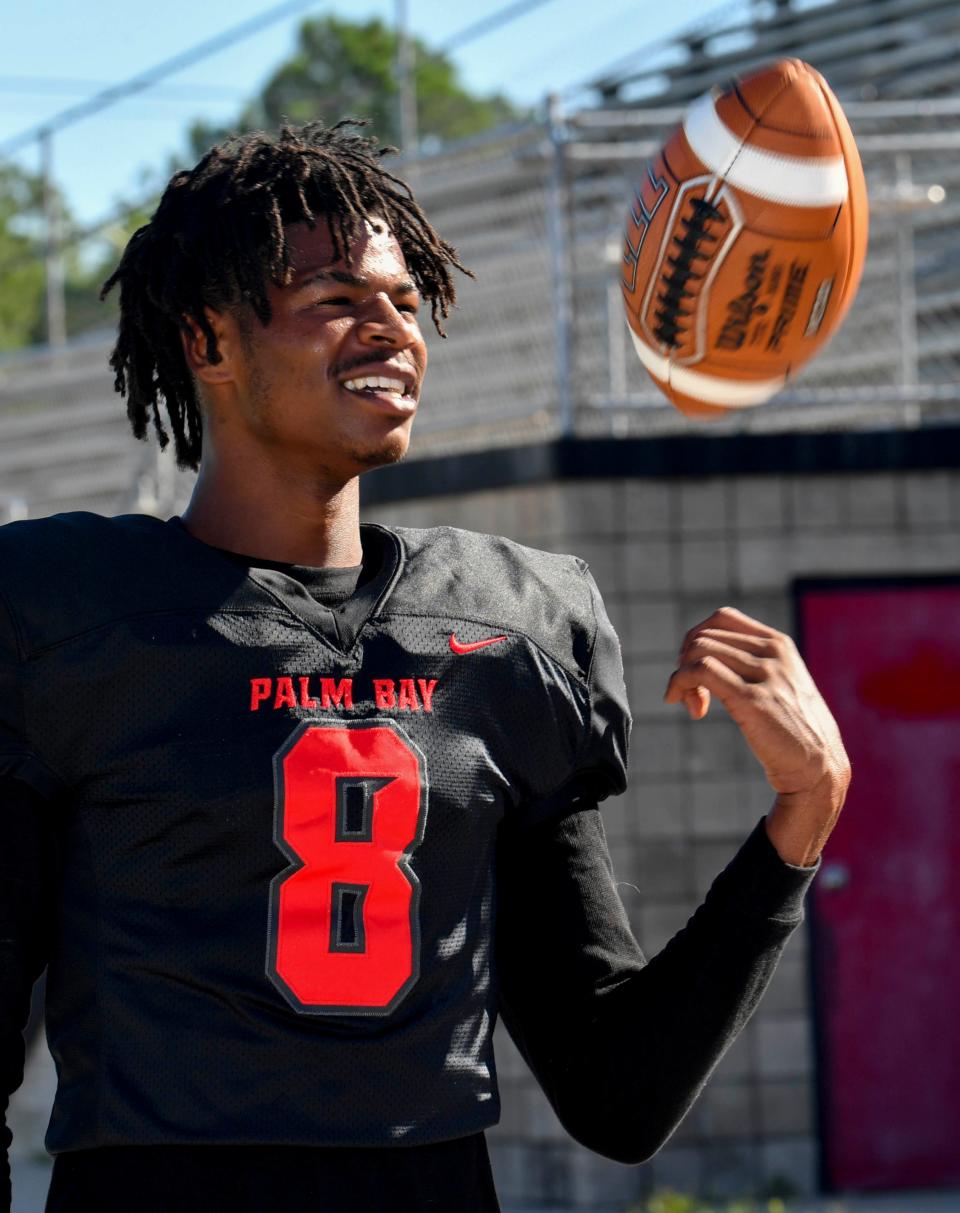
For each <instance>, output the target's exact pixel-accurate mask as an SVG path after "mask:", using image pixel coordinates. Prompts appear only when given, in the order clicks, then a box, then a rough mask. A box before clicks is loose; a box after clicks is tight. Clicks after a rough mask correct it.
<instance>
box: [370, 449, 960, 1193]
mask: <svg viewBox="0 0 960 1213" xmlns="http://www.w3.org/2000/svg"><path fill="white" fill-rule="evenodd" d="M367 517H369V518H370V519H371V520H380V521H387V522H392V523H395V524H397V525H407V526H430V525H435V524H438V523H444V524H448V525H452V526H463V527H468V528H470V529H473V530H478V531H488V532H493V533H499V534H505V535H509V536H510V537H511V538H514V539H517V540H519V541H520V542H522V543H527V544H530V545H532V546H534V547H540V548H545V549H549V550H552V551H568V552H574V553H576V554H577V555H579V556H582V557H583V558H584V559H586V560H587V561H588V562H589V564H590V566H591V568H592V570H593V573H594V576H595V577H596V579H597V582H598V584H599V586H600V588H601V590H602V591H603V594H604V598H605V600H606V603H607V606H608V609H609V612H610V615H611V618H612V619H613V622H614V625H615V627H616V628H617V631H618V633H619V635H620V638H621V644H622V648H623V656H624V665H625V669H626V676H627V687H628V690H629V693H630V701H631V705H632V708H633V713H634V717H635V727H634V740H633V746H632V755H631V782H630V788H629V790H628V791H627V793H626V794H625V795H624V796H623V797H621V798H620V799H619V800H616V801H613V802H608V803H607V805H606V806H605V823H606V829H607V834H608V837H609V840H610V846H611V852H612V854H613V860H614V867H615V870H616V873H617V876H618V878H619V879H620V880H621V881H622V882H623V885H622V888H621V892H622V895H623V899H624V902H625V904H626V906H627V909H628V911H629V913H630V918H631V921H632V923H633V926H634V930H635V932H636V934H637V937H638V939H639V941H640V943H641V946H642V947H643V949H644V951H645V953H646V954H647V955H652V954H654V953H656V952H657V951H659V949H660V948H661V947H662V946H663V945H664V943H665V942H666V941H667V940H668V939H669V938H670V937H671V935H673V933H674V932H675V931H677V930H678V929H679V928H680V927H681V926H682V925H683V924H684V922H685V921H686V920H687V918H688V917H689V916H690V914H691V913H692V911H693V910H694V908H695V907H696V905H697V904H698V903H699V902H700V901H701V900H702V898H703V896H704V894H705V892H706V890H707V888H708V887H709V884H710V882H711V880H712V879H713V877H714V876H715V875H716V873H717V872H718V871H719V870H720V869H721V868H722V867H723V866H724V864H726V862H727V861H728V860H729V859H730V857H731V856H732V855H733V853H734V852H735V851H736V849H737V847H738V846H739V845H740V843H741V842H742V840H743V838H744V837H745V836H746V834H747V833H748V832H749V831H750V829H751V828H752V827H753V825H754V824H755V823H756V822H757V820H758V819H759V818H760V817H761V816H762V815H763V814H764V813H765V812H766V811H767V809H768V808H769V805H770V799H771V797H770V794H769V792H768V790H767V787H766V784H765V782H764V780H763V778H762V776H761V775H759V773H758V770H757V768H756V764H755V762H754V760H753V759H752V757H751V756H750V754H749V753H748V752H747V750H746V748H745V746H744V745H743V744H742V742H741V740H740V738H739V735H738V733H737V730H736V728H735V727H734V726H733V725H732V724H731V723H730V722H728V721H727V720H726V719H724V718H723V715H722V709H721V711H719V712H718V711H717V710H716V709H714V710H712V711H711V713H710V716H709V717H708V718H707V719H706V720H705V721H701V722H698V723H696V724H694V723H692V722H689V721H687V719H686V717H685V715H683V714H682V712H681V710H680V709H678V708H667V707H666V706H665V705H664V704H663V703H662V702H661V696H662V693H663V688H664V685H665V683H666V679H667V677H668V675H669V673H670V670H671V669H672V668H673V659H674V656H675V653H676V650H677V648H678V646H679V643H680V640H681V638H682V635H683V633H684V631H685V630H686V629H687V628H688V627H690V626H691V625H692V624H694V623H696V622H697V621H698V620H699V619H701V618H703V617H704V616H705V615H707V614H708V613H709V612H710V611H711V610H713V609H714V608H715V607H717V606H719V605H721V604H723V603H725V602H729V603H731V604H733V605H735V606H738V607H740V608H741V609H742V610H744V611H747V612H748V613H749V614H752V615H755V616H757V617H758V618H760V619H762V620H764V621H765V622H767V623H769V624H772V625H773V626H775V627H778V628H783V629H788V630H789V629H790V627H791V609H792V608H791V583H792V581H793V579H794V578H796V577H808V576H831V575H838V576H849V575H851V574H878V575H879V574H904V573H941V572H956V571H957V570H958V568H960V473H958V472H954V471H951V472H922V473H905V472H895V473H869V474H853V473H842V474H835V475H784V476H736V477H733V476H731V477H717V478H712V479H676V480H655V479H642V480H641V479H637V480H630V479H619V480H606V481H601V480H598V481H568V482H564V483H553V484H547V485H535V486H531V487H523V488H514V489H508V490H503V489H498V490H496V491H490V492H477V493H471V494H467V495H462V496H457V497H442V498H434V499H430V500H422V501H409V502H402V503H392V504H390V505H384V506H379V507H377V508H375V509H370V510H368V511H367ZM807 965H808V950H807V935H806V928H805V927H804V928H801V929H800V930H799V931H798V932H797V933H796V934H795V935H794V936H793V938H792V939H791V941H790V943H789V945H788V947H787V951H786V953H785V955H784V957H783V960H782V961H781V964H780V966H779V968H778V970H777V973H776V974H775V976H774V979H773V982H772V984H771V986H770V988H769V989H768V991H767V993H766V995H765V997H764V999H763V1001H762V1003H761V1005H760V1008H759V1009H758V1011H757V1013H756V1015H755V1016H754V1018H753V1019H752V1020H751V1022H750V1023H749V1024H748V1025H747V1026H746V1028H745V1029H744V1031H743V1032H742V1033H741V1035H740V1037H739V1038H738V1039H737V1041H736V1042H735V1043H734V1045H733V1046H732V1048H731V1049H730V1051H729V1052H728V1053H727V1055H726V1056H725V1057H724V1058H723V1060H722V1061H721V1063H720V1065H719V1066H718V1068H717V1070H716V1071H715V1073H714V1075H713V1077H712V1079H711V1081H710V1083H709V1084H708V1086H707V1088H706V1090H705V1091H704V1093H703V1095H702V1096H701V1098H700V1100H699V1101H698V1102H697V1104H696V1105H695V1106H694V1108H693V1109H692V1110H691V1112H690V1114H689V1115H688V1116H687V1118H686V1119H685V1120H684V1122H683V1123H682V1124H681V1125H680V1127H679V1128H678V1129H677V1131H676V1133H675V1134H674V1136H673V1137H672V1138H671V1139H670V1141H669V1142H668V1143H667V1145H666V1146H665V1147H664V1148H663V1149H662V1150H661V1151H660V1153H659V1154H657V1155H656V1157H655V1158H654V1159H653V1160H652V1161H651V1162H650V1163H648V1164H645V1165H644V1166H642V1167H639V1168H632V1167H622V1166H619V1165H618V1164H616V1163H612V1162H608V1161H606V1160H604V1159H601V1158H599V1157H597V1156H595V1155H591V1154H590V1153H589V1152H588V1151H586V1150H583V1149H582V1148H580V1147H578V1146H576V1145H574V1144H573V1143H572V1142H570V1140H569V1138H567V1136H566V1135H565V1133H564V1131H563V1129H562V1128H561V1127H560V1125H559V1124H558V1123H557V1120H556V1117H555V1116H554V1115H553V1113H552V1112H551V1110H550V1108H549V1107H548V1105H547V1104H546V1102H545V1101H544V1099H543V1097H542V1096H541V1095H540V1093H539V1091H538V1090H537V1089H536V1086H535V1084H534V1083H533V1080H532V1079H531V1077H530V1076H529V1074H528V1072H527V1071H526V1069H525V1066H524V1064H523V1062H522V1060H521V1059H520V1058H519V1056H518V1055H517V1053H516V1051H515V1050H514V1048H513V1047H512V1045H511V1043H510V1041H509V1039H508V1038H507V1037H506V1035H505V1033H502V1032H501V1034H500V1037H499V1038H498V1064H499V1068H500V1082H501V1089H502V1094H503V1104H504V1111H503V1117H502V1121H501V1124H500V1125H499V1126H498V1128H497V1129H495V1130H494V1131H493V1132H492V1134H491V1143H492V1149H493V1154H494V1160H495V1166H496V1170H497V1175H498V1183H499V1186H500V1190H501V1194H502V1198H503V1199H504V1201H514V1202H530V1203H535V1202H540V1201H545V1202H554V1203H556V1204H569V1205H573V1206H574V1207H582V1208H586V1207H590V1206H595V1205H598V1204H601V1203H605V1202H606V1203H610V1204H613V1205H619V1207H620V1208H623V1207H625V1206H626V1204H627V1203H629V1200H630V1199H631V1198H637V1197H638V1196H640V1195H642V1194H644V1193H646V1192H648V1191H650V1190H651V1189H653V1188H655V1187H661V1186H671V1187H674V1188H678V1189H680V1190H686V1191H693V1190H699V1191H701V1192H713V1193H715V1194H717V1195H723V1194H743V1193H745V1192H747V1191H750V1190H751V1189H752V1190H762V1189H764V1188H766V1189H768V1190H769V1189H770V1188H771V1185H776V1184H778V1183H781V1182H783V1181H786V1182H787V1183H788V1184H789V1185H791V1186H792V1188H793V1189H794V1190H796V1191H798V1192H800V1193H804V1194H806V1193H810V1192H813V1191H814V1190H815V1189H816V1183H817V1139H816V1126H815V1107H814V1055H813V1042H812V1023H811V1017H810V1007H809V998H808V984H807V983H808V970H807ZM637 1098H638V1101H639V1100H642V1098H643V1093H642V1092H637Z"/></svg>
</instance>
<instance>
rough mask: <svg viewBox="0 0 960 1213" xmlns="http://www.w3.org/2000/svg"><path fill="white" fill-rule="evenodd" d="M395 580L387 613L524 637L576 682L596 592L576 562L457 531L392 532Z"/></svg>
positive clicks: (594, 622)
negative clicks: (400, 559)
mask: <svg viewBox="0 0 960 1213" xmlns="http://www.w3.org/2000/svg"><path fill="white" fill-rule="evenodd" d="M392 529H394V530H395V531H396V533H397V534H398V535H399V536H400V538H401V540H402V541H403V545H404V549H405V553H406V559H405V564H404V573H403V577H402V578H401V579H400V582H399V584H398V586H397V588H396V589H395V590H394V595H393V599H392V601H391V603H390V607H389V610H390V611H391V613H393V612H395V611H402V612H404V613H408V614H411V615H431V616H439V617H442V618H447V619H449V620H450V621H451V624H452V625H453V626H455V625H456V624H458V623H459V622H461V621H462V622H464V623H468V622H469V623H478V624H482V625H485V626H488V627H491V628H495V629H497V630H499V631H506V632H514V633H518V634H522V635H525V636H526V637H527V638H528V639H529V640H531V641H532V642H533V643H534V644H536V645H537V646H538V647H539V648H540V649H542V650H543V651H544V652H545V653H546V654H547V655H548V656H550V657H552V658H553V659H554V660H555V661H557V662H559V664H560V665H562V666H563V667H564V668H565V669H567V670H569V671H570V672H571V673H573V674H575V675H576V676H577V677H579V678H581V679H586V677H587V676H588V672H589V668H590V661H591V655H592V651H593V647H594V641H595V638H596V633H597V626H598V611H597V598H598V592H597V588H596V585H595V584H594V581H593V578H592V577H591V576H590V574H589V573H588V571H587V566H586V564H585V563H584V561H582V560H580V559H579V558H578V557H576V556H569V555H558V554H556V553H553V552H542V551H539V550H538V549H536V548H530V547H525V546H524V545H523V544H520V543H516V542H514V541H513V540H512V539H506V538H504V537H503V536H501V535H485V534H481V533H479V532H477V531H467V530H461V529H460V528H458V527H445V526H441V527H430V528H426V529H414V528H409V527H396V528H392Z"/></svg>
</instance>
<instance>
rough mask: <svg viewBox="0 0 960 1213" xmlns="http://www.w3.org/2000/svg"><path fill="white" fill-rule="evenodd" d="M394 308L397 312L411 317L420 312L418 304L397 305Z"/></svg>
mask: <svg viewBox="0 0 960 1213" xmlns="http://www.w3.org/2000/svg"><path fill="white" fill-rule="evenodd" d="M394 306H395V307H396V309H397V311H398V312H408V313H409V314H410V315H411V316H416V314H417V312H419V311H420V304H419V303H397V304H395V305H394Z"/></svg>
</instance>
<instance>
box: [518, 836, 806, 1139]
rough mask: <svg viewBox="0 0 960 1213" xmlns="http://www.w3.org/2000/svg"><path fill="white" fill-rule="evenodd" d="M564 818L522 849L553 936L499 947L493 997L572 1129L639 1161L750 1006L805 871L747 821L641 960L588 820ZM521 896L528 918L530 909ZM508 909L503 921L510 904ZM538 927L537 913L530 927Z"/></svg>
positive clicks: (797, 900)
mask: <svg viewBox="0 0 960 1213" xmlns="http://www.w3.org/2000/svg"><path fill="white" fill-rule="evenodd" d="M577 816H578V818H579V820H577V819H570V820H569V822H567V823H565V824H564V827H563V828H562V829H561V830H559V831H558V832H557V833H556V834H555V835H554V836H553V837H552V838H551V839H550V841H549V844H548V845H547V846H546V847H544V846H543V845H542V840H541V847H540V848H539V849H540V850H541V852H546V855H548V856H550V858H546V857H545V856H544V855H541V856H540V858H539V860H538V859H534V858H533V856H531V855H528V857H527V862H526V868H527V876H526V884H527V887H528V888H529V887H530V886H531V873H532V872H536V873H537V881H536V883H539V884H540V886H541V892H542V893H544V894H546V896H545V898H543V900H544V901H546V902H549V903H550V904H551V910H552V911H553V914H552V915H551V917H553V919H554V922H553V925H554V926H555V927H556V931H554V932H553V933H551V934H550V936H549V943H548V945H547V946H545V947H542V948H538V949H537V953H536V955H533V954H531V955H530V956H529V957H527V958H526V961H525V962H524V963H523V964H522V965H521V963H520V962H519V961H518V960H515V959H514V957H513V954H512V952H511V949H510V947H509V946H508V947H507V949H506V954H505V958H504V959H505V962H506V963H505V967H504V971H503V974H502V981H503V991H502V1005H503V1009H504V1016H505V1019H506V1021H507V1023H508V1026H510V1028H511V1031H513V1033H514V1035H515V1037H516V1038H517V1040H518V1043H519V1044H520V1047H521V1049H522V1050H523V1051H524V1053H525V1055H526V1056H527V1058H528V1060H529V1061H530V1064H531V1066H532V1068H533V1069H534V1072H535V1073H536V1074H537V1077H538V1079H539V1080H540V1082H541V1085H542V1086H543V1087H544V1090H545V1091H546V1093H547V1095H548V1097H549V1098H550V1100H551V1102H552V1103H553V1105H554V1107H555V1109H556V1111H557V1113H558V1115H559V1116H560V1118H561V1120H562V1121H563V1123H564V1124H565V1126H566V1127H567V1129H568V1130H569V1131H570V1132H571V1133H572V1134H573V1136H575V1137H576V1138H577V1139H578V1140H580V1141H582V1142H583V1143H584V1144H585V1145H588V1146H590V1147H591V1148H592V1149H594V1150H597V1151H598V1152H600V1153H603V1154H607V1155H609V1156H611V1157H614V1158H617V1159H619V1160H620V1161H624V1162H639V1161H642V1160H643V1159H645V1158H649V1157H650V1155H652V1154H653V1153H655V1152H656V1150H657V1149H659V1147H660V1146H661V1145H662V1144H663V1142H664V1141H665V1140H666V1139H667V1138H668V1137H669V1136H670V1134H671V1133H672V1132H673V1130H674V1129H675V1128H676V1126H677V1124H679V1122H680V1120H681V1119H682V1118H683V1116H684V1114H685V1113H686V1112H687V1110H688V1109H689V1107H690V1105H691V1104H692V1103H693V1101H694V1100H695V1098H696V1096H697V1095H698V1093H699V1092H700V1091H701V1090H702V1088H703V1086H704V1084H705V1083H706V1081H707V1079H708V1078H709V1076H710V1073H711V1072H712V1070H713V1069H714V1067H715V1066H716V1064H717V1062H718V1061H719V1060H720V1058H721V1057H722V1056H723V1053H724V1052H725V1051H726V1049H727V1048H728V1047H729V1045H730V1044H731V1043H732V1041H733V1040H734V1039H735V1037H736V1035H737V1034H738V1032H739V1031H740V1029H741V1028H742V1027H743V1025H744V1024H745V1023H746V1022H747V1020H748V1019H749V1017H750V1015H751V1014H752V1013H753V1010H754V1009H755V1007H756V1005H757V1002H758V1001H759V999H760V996H761V995H762V993H763V991H764V989H765V988H766V986H767V984H768V982H769V980H770V977H771V976H772V974H773V971H774V969H775V967H776V963H777V960H778V958H779V956H780V953H781V952H782V950H783V947H784V945H785V943H786V940H787V939H788V938H789V936H790V934H791V932H792V931H793V930H794V929H795V927H796V926H797V924H798V923H799V922H800V921H801V920H802V896H803V892H804V891H805V890H806V888H807V886H808V884H809V881H810V879H811V876H812V873H811V872H802V871H800V872H797V871H794V870H793V869H791V868H789V867H788V866H787V865H785V864H783V862H782V861H781V860H780V858H779V857H778V855H777V854H776V853H775V852H774V851H773V849H772V848H771V846H770V843H769V841H768V839H767V837H766V834H765V832H764V830H763V829H762V828H761V827H758V829H757V830H756V831H754V833H753V834H752V835H751V837H750V838H749V839H748V840H747V842H746V843H745V844H744V846H743V848H741V851H740V852H739V853H738V854H737V856H735V858H734V859H733V861H732V862H731V864H730V865H728V867H727V869H725V871H724V872H723V873H721V875H720V876H719V877H718V878H717V880H716V881H715V882H714V885H713V886H712V888H711V890H710V892H709V894H708V895H707V897H706V899H705V901H704V904H703V905H702V906H701V907H700V908H699V909H698V910H697V912H696V913H695V914H694V915H693V917H692V918H691V920H690V921H689V922H688V924H687V925H686V927H684V928H683V930H682V931H680V932H678V934H677V935H676V936H674V938H673V939H671V940H670V942H669V943H668V944H667V946H666V947H665V948H664V949H663V951H661V952H660V953H659V954H658V955H656V956H654V957H653V958H652V959H651V960H650V961H649V963H647V962H646V961H645V960H644V958H643V956H642V953H641V952H640V949H639V948H638V947H637V945H636V943H635V941H634V940H633V937H632V936H631V935H630V933H629V927H628V926H627V925H626V917H625V914H624V912H623V908H622V904H621V903H620V899H619V897H618V896H617V893H616V887H615V882H614V880H613V877H612V874H611V873H610V872H609V868H608V867H607V866H606V863H605V862H604V861H598V859H597V858H596V856H597V854H598V848H600V847H601V846H602V845H603V844H602V835H601V834H600V832H599V827H598V823H595V822H594V821H593V820H592V815H590V814H580V815H577ZM591 854H592V855H593V858H592V859H588V858H586V856H588V855H591ZM603 854H604V856H605V854H606V852H605V847H604V848H603ZM571 857H573V865H574V870H575V871H579V873H580V879H579V880H577V881H575V883H576V884H577V885H579V886H580V887H581V888H582V886H583V885H584V884H585V883H589V885H590V887H591V889H592V896H591V898H590V899H588V900H587V901H586V902H584V903H583V912H582V913H579V912H578V911H577V910H576V909H575V908H573V907H574V906H575V904H576V903H577V900H578V896H577V894H576V893H575V894H574V896H570V894H569V892H566V891H565V890H564V880H563V878H562V877H561V876H560V875H559V872H560V870H561V869H562V868H564V867H569V865H570V862H571ZM544 865H546V866H545V867H544ZM507 895H508V900H510V899H512V894H511V892H510V891H508V894H507ZM531 900H532V899H529V898H528V899H527V901H528V908H527V913H528V914H531V913H535V911H534V910H533V909H531V908H530V905H529V902H530V901H531ZM558 907H559V908H560V921H556V919H557V914H556V911H557V909H558ZM512 909H513V914H514V917H515V919H516V915H517V913H518V911H519V907H518V906H517V905H516V904H514V905H513V907H512ZM550 925H551V924H550V923H549V922H548V921H547V916H545V918H544V921H542V922H541V924H540V927H541V929H542V930H544V931H545V932H547V931H549V930H550ZM575 954H576V955H577V956H580V957H582V956H584V955H586V956H587V958H588V959H587V960H586V962H585V961H584V960H582V959H575ZM591 956H592V960H591V959H590V957H591ZM558 974H563V975H564V976H563V980H562V981H561V980H560V978H559V977H558ZM551 1004H552V1005H551ZM551 1016H552V1018H550V1017H551ZM545 1023H552V1024H553V1025H554V1027H553V1030H552V1031H545V1030H544V1024H545Z"/></svg>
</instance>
